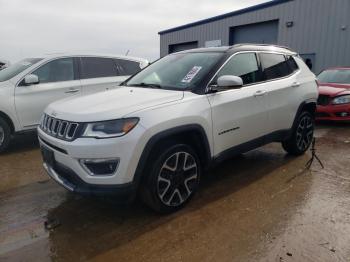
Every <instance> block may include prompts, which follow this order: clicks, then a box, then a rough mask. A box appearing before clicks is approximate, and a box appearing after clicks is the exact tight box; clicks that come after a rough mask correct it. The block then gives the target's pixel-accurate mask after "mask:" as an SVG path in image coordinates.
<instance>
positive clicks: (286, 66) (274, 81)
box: [259, 53, 302, 133]
mask: <svg viewBox="0 0 350 262" xmlns="http://www.w3.org/2000/svg"><path fill="white" fill-rule="evenodd" d="M259 57H260V61H261V64H262V70H263V79H264V81H266V83H267V84H268V91H269V95H268V103H269V107H270V109H271V110H270V113H269V124H268V127H269V132H270V133H272V132H274V131H281V130H286V129H289V128H291V125H292V123H293V121H294V118H295V113H296V111H297V108H298V106H299V105H300V99H299V97H302V96H301V95H300V94H299V91H300V85H301V83H300V82H298V80H297V75H298V72H299V69H298V65H297V64H296V63H295V61H294V58H293V57H292V56H285V55H284V54H278V53H259Z"/></svg>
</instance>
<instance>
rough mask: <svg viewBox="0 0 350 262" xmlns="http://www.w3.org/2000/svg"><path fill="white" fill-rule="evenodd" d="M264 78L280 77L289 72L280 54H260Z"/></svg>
mask: <svg viewBox="0 0 350 262" xmlns="http://www.w3.org/2000/svg"><path fill="white" fill-rule="evenodd" d="M260 58H261V64H262V67H263V76H264V80H271V79H276V78H281V77H284V76H287V75H289V74H290V68H289V65H288V63H287V61H286V59H285V57H284V55H280V54H267V53H262V54H260Z"/></svg>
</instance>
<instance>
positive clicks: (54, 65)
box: [33, 58, 74, 83]
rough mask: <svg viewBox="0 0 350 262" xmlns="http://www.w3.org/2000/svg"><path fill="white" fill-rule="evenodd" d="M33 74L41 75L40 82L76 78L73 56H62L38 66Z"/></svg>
mask: <svg viewBox="0 0 350 262" xmlns="http://www.w3.org/2000/svg"><path fill="white" fill-rule="evenodd" d="M33 74H35V75H37V76H38V77H39V81H40V83H52V82H62V81H70V80H74V60H73V58H61V59H57V60H54V61H51V62H49V63H47V64H45V65H43V66H42V67H40V68H38V69H37V70H35V71H34V72H33Z"/></svg>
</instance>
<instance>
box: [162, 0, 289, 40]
mask: <svg viewBox="0 0 350 262" xmlns="http://www.w3.org/2000/svg"><path fill="white" fill-rule="evenodd" d="M290 1H294V0H272V1H268V2H266V3H262V4H259V5H254V6H250V7H247V8H244V9H240V10H236V11H233V12H230V13H226V14H223V15H218V16H214V17H211V18H207V19H204V20H200V21H197V22H193V23H189V24H185V25H182V26H178V27H174V28H171V29H167V30H163V31H160V32H159V33H158V34H159V35H164V34H167V33H171V32H176V31H179V30H182V29H186V28H190V27H193V26H198V25H203V24H207V23H210V22H215V21H218V20H221V19H225V18H228V17H232V16H236V15H241V14H245V13H249V12H253V11H257V10H261V9H264V8H268V7H272V6H275V5H279V4H283V3H286V2H290Z"/></svg>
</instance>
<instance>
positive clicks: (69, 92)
mask: <svg viewBox="0 0 350 262" xmlns="http://www.w3.org/2000/svg"><path fill="white" fill-rule="evenodd" d="M79 91H80V89H69V90H68V91H66V92H65V93H66V94H74V93H77V92H79Z"/></svg>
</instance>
